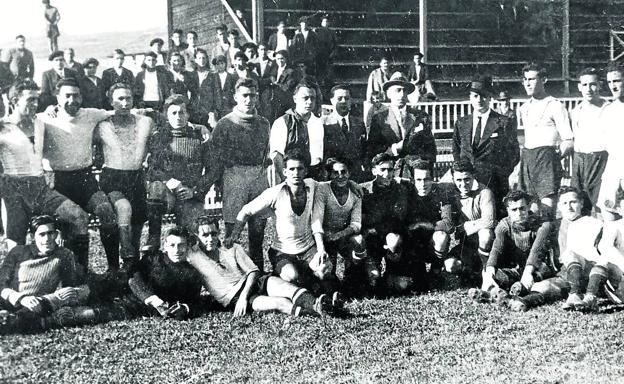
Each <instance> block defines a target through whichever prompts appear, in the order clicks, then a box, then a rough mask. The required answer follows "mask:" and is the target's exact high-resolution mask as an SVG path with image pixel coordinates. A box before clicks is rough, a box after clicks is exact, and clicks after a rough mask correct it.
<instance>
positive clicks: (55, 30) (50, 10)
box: [41, 0, 61, 53]
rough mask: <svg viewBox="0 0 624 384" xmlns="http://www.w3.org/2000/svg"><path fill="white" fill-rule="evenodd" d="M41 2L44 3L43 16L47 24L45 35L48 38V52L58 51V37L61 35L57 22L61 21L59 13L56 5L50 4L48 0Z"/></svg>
mask: <svg viewBox="0 0 624 384" xmlns="http://www.w3.org/2000/svg"><path fill="white" fill-rule="evenodd" d="M41 2H42V3H43V4H44V5H45V12H44V14H43V16H44V17H45V19H46V24H47V37H48V40H49V46H50V53H53V52H56V51H58V37H59V36H60V35H61V32H59V27H58V23H59V21H61V14H60V13H59V11H58V9H56V7H53V6H51V5H50V0H42V1H41Z"/></svg>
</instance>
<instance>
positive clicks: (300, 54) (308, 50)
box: [288, 30, 319, 65]
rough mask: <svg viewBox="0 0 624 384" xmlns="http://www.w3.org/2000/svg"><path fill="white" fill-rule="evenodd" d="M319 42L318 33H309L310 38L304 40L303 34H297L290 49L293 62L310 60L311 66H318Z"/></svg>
mask: <svg viewBox="0 0 624 384" xmlns="http://www.w3.org/2000/svg"><path fill="white" fill-rule="evenodd" d="M318 47H319V41H318V36H317V35H316V32H314V31H312V30H310V31H308V38H307V39H304V38H303V34H302V33H297V34H295V37H294V38H293V41H292V44H291V45H290V47H289V48H288V52H289V54H290V59H291V60H292V62H295V61H297V60H309V61H310V65H316V55H317V53H318Z"/></svg>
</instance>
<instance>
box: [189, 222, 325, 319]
mask: <svg viewBox="0 0 624 384" xmlns="http://www.w3.org/2000/svg"><path fill="white" fill-rule="evenodd" d="M197 236H198V237H199V240H200V241H201V244H200V246H199V248H193V249H191V250H190V251H189V255H188V261H189V263H190V264H191V265H192V266H193V267H194V268H195V269H196V270H197V271H198V273H199V274H200V275H201V281H203V283H204V287H205V288H206V289H207V290H208V292H210V295H211V296H212V297H213V298H214V299H215V300H216V301H217V302H218V303H219V304H221V305H222V306H223V307H224V308H227V309H229V310H233V311H234V316H243V315H245V314H247V313H250V312H251V311H252V310H253V311H255V312H261V311H278V312H282V313H287V314H292V315H295V316H298V315H303V314H316V315H324V314H327V313H329V312H332V311H333V308H332V303H331V299H330V298H329V296H327V295H325V294H322V295H320V296H318V297H316V296H314V295H313V294H311V293H310V292H309V291H308V290H306V289H305V288H299V287H297V286H296V285H294V284H291V283H289V282H286V281H284V280H282V279H281V278H279V277H277V276H271V275H270V274H265V273H261V272H260V270H259V269H258V267H257V266H256V265H255V264H254V263H253V261H251V259H250V258H249V256H248V255H247V253H245V251H244V250H243V248H242V247H241V246H240V245H238V244H233V245H232V246H231V247H230V248H225V247H222V246H221V243H220V241H219V222H218V221H217V219H213V218H207V217H200V218H199V220H198V233H197Z"/></svg>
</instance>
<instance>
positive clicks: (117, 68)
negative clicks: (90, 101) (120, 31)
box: [102, 49, 134, 109]
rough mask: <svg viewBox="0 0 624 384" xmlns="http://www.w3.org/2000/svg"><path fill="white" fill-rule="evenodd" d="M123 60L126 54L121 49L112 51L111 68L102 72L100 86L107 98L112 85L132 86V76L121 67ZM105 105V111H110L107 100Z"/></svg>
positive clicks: (127, 70)
mask: <svg viewBox="0 0 624 384" xmlns="http://www.w3.org/2000/svg"><path fill="white" fill-rule="evenodd" d="M125 58H126V54H125V53H124V51H122V50H121V49H115V50H114V51H113V67H112V68H107V69H105V70H104V72H102V86H103V87H104V90H105V91H106V94H107V96H108V97H110V95H109V94H108V92H109V90H110V88H111V87H112V86H113V84H117V83H126V84H128V85H129V86H130V87H132V86H133V84H134V75H133V74H132V72H131V71H130V70H129V69H126V68H124V66H123V63H124V60H125ZM106 104H107V105H106V107H107V109H112V107H111V106H110V104H109V103H108V100H107V101H106Z"/></svg>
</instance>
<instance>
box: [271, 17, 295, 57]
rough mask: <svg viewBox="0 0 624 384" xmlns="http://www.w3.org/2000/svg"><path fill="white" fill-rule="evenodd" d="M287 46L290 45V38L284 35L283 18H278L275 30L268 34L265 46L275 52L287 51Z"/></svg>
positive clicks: (284, 24) (284, 25)
mask: <svg viewBox="0 0 624 384" xmlns="http://www.w3.org/2000/svg"><path fill="white" fill-rule="evenodd" d="M288 47H290V40H289V39H288V36H287V35H286V23H285V22H284V20H280V21H279V23H277V31H276V32H275V33H273V34H272V35H271V36H269V40H268V41H267V48H268V50H269V51H271V52H274V53H277V52H279V51H287V50H288Z"/></svg>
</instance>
